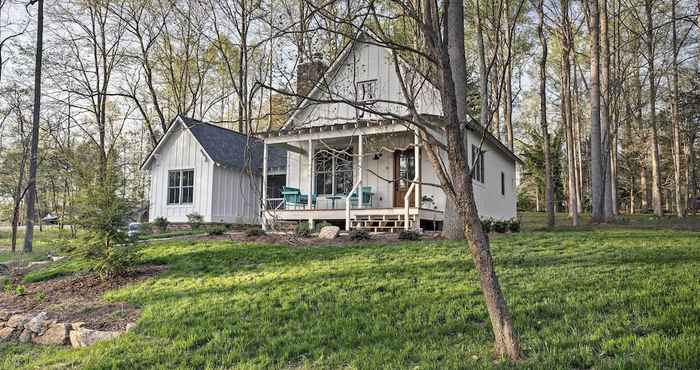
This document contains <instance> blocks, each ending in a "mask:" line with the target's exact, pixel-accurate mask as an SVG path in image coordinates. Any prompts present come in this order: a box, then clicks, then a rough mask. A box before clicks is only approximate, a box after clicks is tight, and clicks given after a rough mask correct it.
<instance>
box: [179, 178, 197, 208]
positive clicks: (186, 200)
mask: <svg viewBox="0 0 700 370" xmlns="http://www.w3.org/2000/svg"><path fill="white" fill-rule="evenodd" d="M193 198H194V170H187V171H182V201H181V203H183V204H192V199H193Z"/></svg>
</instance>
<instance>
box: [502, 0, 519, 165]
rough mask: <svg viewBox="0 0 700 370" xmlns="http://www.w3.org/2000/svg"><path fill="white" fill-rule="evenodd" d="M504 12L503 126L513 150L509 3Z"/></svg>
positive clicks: (511, 48) (511, 41) (509, 146)
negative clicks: (506, 56) (505, 54)
mask: <svg viewBox="0 0 700 370" xmlns="http://www.w3.org/2000/svg"><path fill="white" fill-rule="evenodd" d="M505 12H506V32H505V34H506V47H507V48H508V50H507V52H508V56H509V57H508V58H507V60H506V74H505V81H504V85H505V96H504V98H503V100H504V103H505V104H504V105H503V124H504V125H505V129H506V141H507V144H508V148H509V149H510V150H511V151H512V150H513V66H512V61H511V54H512V52H513V40H512V37H511V33H510V29H511V27H512V25H513V23H515V21H516V20H515V19H514V20H512V21H511V19H510V17H511V13H510V1H506V2H505Z"/></svg>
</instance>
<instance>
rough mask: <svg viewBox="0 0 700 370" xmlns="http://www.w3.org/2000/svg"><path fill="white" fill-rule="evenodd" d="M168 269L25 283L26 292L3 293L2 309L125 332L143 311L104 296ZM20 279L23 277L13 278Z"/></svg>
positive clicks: (150, 268) (146, 268) (0, 298)
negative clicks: (105, 298)
mask: <svg viewBox="0 0 700 370" xmlns="http://www.w3.org/2000/svg"><path fill="white" fill-rule="evenodd" d="M166 269H167V267H166V266H157V265H145V266H139V267H136V268H134V269H133V270H131V271H130V272H128V273H126V274H124V275H120V276H116V277H113V278H110V279H105V280H102V279H100V278H99V277H98V276H97V275H95V274H82V275H74V276H69V277H65V278H57V279H52V280H48V281H41V282H36V283H30V284H26V285H25V287H26V293H25V294H22V295H16V294H14V293H5V292H0V309H2V310H6V311H9V312H12V313H21V314H27V313H28V314H34V315H35V314H37V313H39V312H42V311H46V313H47V314H48V317H49V318H50V319H53V320H57V321H58V322H68V323H73V322H84V323H85V327H87V328H89V329H96V330H124V329H125V328H126V324H127V323H133V322H135V321H136V319H137V318H138V316H139V314H140V313H141V310H140V309H138V308H136V307H132V306H129V305H128V304H126V303H113V302H107V301H105V300H104V299H102V294H103V293H104V292H106V291H108V290H113V289H117V288H120V287H122V286H125V285H128V284H133V283H137V282H139V281H143V280H145V279H148V278H150V277H153V276H155V275H157V274H159V273H162V272H163V271H165V270H166ZM13 280H15V281H19V280H21V276H13Z"/></svg>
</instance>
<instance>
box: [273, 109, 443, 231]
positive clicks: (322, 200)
mask: <svg viewBox="0 0 700 370" xmlns="http://www.w3.org/2000/svg"><path fill="white" fill-rule="evenodd" d="M264 140H265V149H264V153H265V155H264V156H265V157H266V153H267V152H268V150H269V149H270V148H271V147H276V148H281V149H284V150H286V151H287V152H288V157H287V163H288V164H287V177H286V186H285V187H283V188H282V189H280V190H281V191H280V192H279V193H281V196H280V197H274V198H271V197H269V194H268V193H271V192H270V190H269V189H268V186H267V182H266V181H267V180H266V179H267V176H265V174H266V173H267V168H266V165H265V164H266V163H267V161H266V160H265V161H264V164H263V179H264V180H263V181H264V182H265V184H263V189H268V191H267V192H265V193H264V194H263V202H262V204H263V207H262V223H263V228H265V229H267V228H268V227H270V226H272V225H273V224H274V223H276V222H280V221H308V222H309V224H310V225H311V226H312V227H313V225H314V223H316V222H321V221H328V222H332V223H335V224H339V225H342V226H344V228H345V230H350V229H353V228H364V229H368V230H370V231H398V230H400V229H411V228H419V227H421V226H420V225H421V222H423V223H424V224H425V222H429V221H432V224H433V225H435V223H437V222H440V223H441V222H442V210H443V209H444V194H442V190H441V189H439V188H438V187H435V186H424V181H425V180H424V177H425V176H424V175H425V174H424V171H423V168H427V169H431V166H430V164H429V163H427V162H425V159H424V158H422V156H421V150H420V146H421V145H420V137H419V135H418V134H417V133H416V132H415V131H414V130H413V129H412V128H410V127H407V126H406V125H404V124H401V123H397V122H392V121H386V120H384V121H362V122H357V123H345V124H337V125H326V126H317V127H310V128H304V129H298V130H291V131H286V132H277V133H273V134H271V135H268V136H267V137H266V138H265V139H264ZM426 163H427V165H426ZM427 175H428V177H432V171H429V173H428V174H427ZM434 183H435V182H433V184H434Z"/></svg>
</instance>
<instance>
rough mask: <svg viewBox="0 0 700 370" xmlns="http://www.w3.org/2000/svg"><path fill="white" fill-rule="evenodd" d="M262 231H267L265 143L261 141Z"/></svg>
mask: <svg viewBox="0 0 700 370" xmlns="http://www.w3.org/2000/svg"><path fill="white" fill-rule="evenodd" d="M260 221H261V222H262V229H263V231H267V142H265V141H263V172H262V217H261V220H260Z"/></svg>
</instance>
